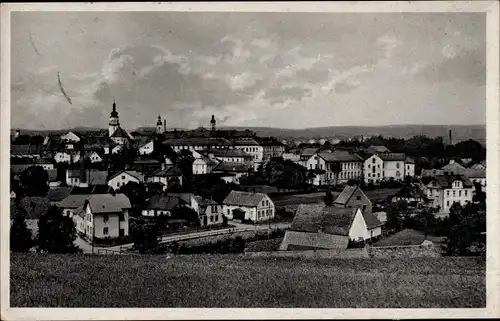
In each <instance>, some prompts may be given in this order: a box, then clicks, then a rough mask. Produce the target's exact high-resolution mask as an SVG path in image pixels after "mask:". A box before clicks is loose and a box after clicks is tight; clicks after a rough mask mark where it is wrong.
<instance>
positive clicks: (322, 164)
mask: <svg viewBox="0 0 500 321" xmlns="http://www.w3.org/2000/svg"><path fill="white" fill-rule="evenodd" d="M362 164H363V160H362V159H361V157H359V156H358V155H356V154H351V153H349V152H346V151H334V152H319V153H314V154H313V155H312V156H311V157H310V158H309V159H308V160H307V162H306V168H307V169H309V170H319V171H320V172H317V174H316V176H315V178H314V179H313V184H314V185H334V184H338V183H346V182H347V181H349V180H360V179H361V177H362V173H363V167H362Z"/></svg>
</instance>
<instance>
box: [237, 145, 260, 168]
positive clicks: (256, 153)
mask: <svg viewBox="0 0 500 321" xmlns="http://www.w3.org/2000/svg"><path fill="white" fill-rule="evenodd" d="M233 144H234V148H236V149H239V150H242V151H244V152H245V153H247V154H249V155H250V156H251V157H252V163H253V167H254V170H257V169H258V168H259V166H260V165H261V164H262V160H263V159H264V147H263V146H261V145H260V144H259V143H258V142H257V141H255V139H237V140H234V141H233Z"/></svg>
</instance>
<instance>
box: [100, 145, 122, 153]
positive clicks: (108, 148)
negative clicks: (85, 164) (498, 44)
mask: <svg viewBox="0 0 500 321" xmlns="http://www.w3.org/2000/svg"><path fill="white" fill-rule="evenodd" d="M122 149H123V145H109V146H104V154H106V155H109V154H118V153H119V152H120V151H121V150H122Z"/></svg>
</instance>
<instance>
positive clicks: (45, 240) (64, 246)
mask: <svg viewBox="0 0 500 321" xmlns="http://www.w3.org/2000/svg"><path fill="white" fill-rule="evenodd" d="M75 240H76V229H75V225H74V223H73V220H72V219H71V218H69V217H68V216H63V215H62V211H61V210H60V209H59V208H57V207H56V206H51V207H50V208H49V210H48V211H47V213H45V214H44V215H42V216H40V219H39V221H38V247H39V248H40V250H42V251H46V252H49V253H76V252H79V250H80V249H79V248H78V247H77V246H76V245H75V244H74V241H75Z"/></svg>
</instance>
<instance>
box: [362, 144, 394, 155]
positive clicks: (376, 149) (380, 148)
mask: <svg viewBox="0 0 500 321" xmlns="http://www.w3.org/2000/svg"><path fill="white" fill-rule="evenodd" d="M365 152H366V153H367V154H370V155H373V154H378V153H390V152H391V151H390V150H389V148H387V147H385V146H384V145H371V146H370V147H368V148H367V149H366V150H365Z"/></svg>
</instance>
